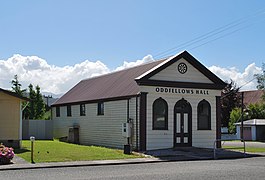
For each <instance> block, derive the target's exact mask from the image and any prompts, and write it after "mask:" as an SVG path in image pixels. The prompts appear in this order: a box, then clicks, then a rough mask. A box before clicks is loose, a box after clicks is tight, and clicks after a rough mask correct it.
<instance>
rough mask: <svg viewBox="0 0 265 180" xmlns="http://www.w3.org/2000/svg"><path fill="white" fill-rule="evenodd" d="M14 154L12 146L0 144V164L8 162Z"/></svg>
mask: <svg viewBox="0 0 265 180" xmlns="http://www.w3.org/2000/svg"><path fill="white" fill-rule="evenodd" d="M14 155H15V153H14V151H13V148H11V147H10V148H9V147H6V146H4V145H3V144H0V164H9V163H10V161H11V160H12V159H13V157H14Z"/></svg>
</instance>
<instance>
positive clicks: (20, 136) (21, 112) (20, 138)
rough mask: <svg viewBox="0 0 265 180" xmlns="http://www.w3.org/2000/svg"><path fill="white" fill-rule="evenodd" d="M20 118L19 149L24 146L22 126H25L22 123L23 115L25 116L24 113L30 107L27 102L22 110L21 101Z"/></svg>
mask: <svg viewBox="0 0 265 180" xmlns="http://www.w3.org/2000/svg"><path fill="white" fill-rule="evenodd" d="M19 104H20V108H19V109H20V117H19V148H20V147H21V146H22V144H21V143H22V136H23V135H22V133H23V132H22V126H23V123H22V115H23V111H24V110H25V109H26V107H27V106H28V104H29V102H27V104H26V105H25V107H23V108H22V101H21V100H20V103H19Z"/></svg>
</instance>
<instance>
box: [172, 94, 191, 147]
mask: <svg viewBox="0 0 265 180" xmlns="http://www.w3.org/2000/svg"><path fill="white" fill-rule="evenodd" d="M191 116H192V109H191V105H190V103H189V102H188V101H186V100H185V99H184V98H182V99H181V100H179V101H178V102H177V103H176V104H175V107H174V147H189V146H192V117H191Z"/></svg>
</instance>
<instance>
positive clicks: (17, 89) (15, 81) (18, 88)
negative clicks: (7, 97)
mask: <svg viewBox="0 0 265 180" xmlns="http://www.w3.org/2000/svg"><path fill="white" fill-rule="evenodd" d="M11 84H12V91H13V92H15V93H16V94H17V95H19V96H23V95H24V92H25V91H26V89H21V86H22V85H21V84H20V83H19V81H18V75H17V74H16V75H15V76H14V79H13V80H12V81H11Z"/></svg>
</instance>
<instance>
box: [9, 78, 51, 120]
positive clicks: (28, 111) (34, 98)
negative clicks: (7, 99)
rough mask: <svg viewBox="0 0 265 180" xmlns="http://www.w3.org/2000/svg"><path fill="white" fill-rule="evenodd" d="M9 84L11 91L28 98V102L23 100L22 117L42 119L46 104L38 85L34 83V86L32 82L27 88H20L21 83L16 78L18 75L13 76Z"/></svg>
mask: <svg viewBox="0 0 265 180" xmlns="http://www.w3.org/2000/svg"><path fill="white" fill-rule="evenodd" d="M11 84H12V91H13V92H15V93H16V94H17V95H19V96H24V97H28V98H29V99H30V101H29V102H23V104H22V107H23V109H24V111H23V114H22V115H23V119H42V118H43V116H44V114H45V112H46V106H45V103H44V101H43V98H42V97H43V96H42V94H41V92H40V91H41V90H40V86H39V85H36V86H35V87H34V86H33V85H32V84H29V86H28V89H22V85H21V83H19V80H18V75H15V76H14V79H12V81H11Z"/></svg>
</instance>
